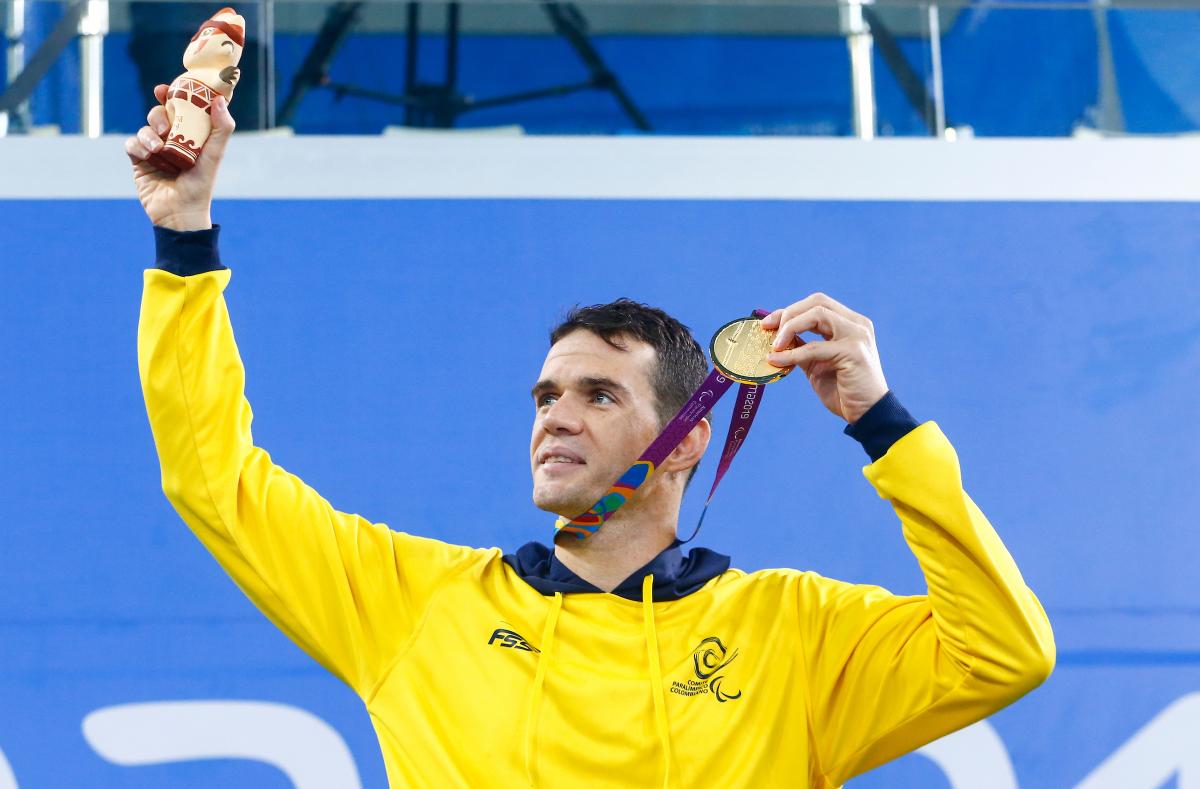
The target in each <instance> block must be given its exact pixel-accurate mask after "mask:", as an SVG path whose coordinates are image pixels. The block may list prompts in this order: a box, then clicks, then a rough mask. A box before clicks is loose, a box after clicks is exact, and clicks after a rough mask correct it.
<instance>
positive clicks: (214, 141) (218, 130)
mask: <svg viewBox="0 0 1200 789" xmlns="http://www.w3.org/2000/svg"><path fill="white" fill-rule="evenodd" d="M211 109H212V112H211V113H210V115H211V117H212V132H211V133H210V134H209V135H208V141H207V142H205V143H204V152H203V153H201V154H200V162H212V164H211V165H210V166H212V167H215V166H216V165H217V164H218V163H220V161H221V158H222V157H223V156H224V155H225V146H226V145H227V144H228V143H229V137H230V135H232V134H233V130H234V128H236V126H237V124H236V123H235V122H234V120H233V116H232V115H230V114H229V103H228V102H227V101H226V100H225V97H224V96H222V95H221V94H219V93H218V94H217V96H216V98H215V99H213V103H212V107H211Z"/></svg>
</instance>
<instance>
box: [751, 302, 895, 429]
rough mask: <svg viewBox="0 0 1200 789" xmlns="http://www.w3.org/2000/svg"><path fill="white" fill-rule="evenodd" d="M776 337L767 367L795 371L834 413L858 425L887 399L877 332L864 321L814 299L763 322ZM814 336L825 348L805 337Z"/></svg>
mask: <svg viewBox="0 0 1200 789" xmlns="http://www.w3.org/2000/svg"><path fill="white" fill-rule="evenodd" d="M762 327H763V328H764V329H766V330H768V331H774V332H776V335H775V346H774V351H773V352H772V353H771V355H770V356H769V357H768V361H770V363H771V364H773V365H775V366H776V367H791V366H796V367H799V368H800V369H801V370H803V371H804V374H805V375H807V376H808V382H809V383H810V384H812V388H813V390H814V391H815V392H816V393H817V396H818V397H819V398H821V402H822V403H824V404H825V407H826V408H828V409H829V410H830V411H832V412H833V413H835V414H837V415H838V416H840V417H841V418H842V419H845V420H846V421H847V422H849V423H851V424H853V423H855V422H857V421H858V420H859V418H860V417H861V416H862V415H863V414H865V413H866V412H867V410H868V409H869V408H870V407H871V406H873V405H875V404H876V403H877V402H879V400H880V399H881V398H882V397H883V396H884V395H885V394H887V391H888V385H887V381H885V380H884V378H883V365H882V364H880V362H879V351H878V349H876V348H875V326H874V325H873V324H872V323H871V321H870V320H869V319H868V318H867V317H866V316H865V315H859V314H858V313H857V312H855V311H854V310H852V309H850V308H849V307H847V306H846V305H844V304H842V303H840V302H838V301H836V300H834V299H832V298H830V297H829V296H826V295H825V294H824V293H814V294H812V295H811V296H806V297H805V298H803V299H801V300H800V301H798V302H796V303H795V304H793V305H792V306H790V307H785V308H783V309H778V310H775V311H774V312H772V313H771V314H770V315H768V316H767V317H765V318H763V319H762ZM806 331H811V332H815V333H817V334H820V335H821V336H822V337H823V338H825V341H824V342H816V341H814V342H805V341H804V340H802V339H800V336H799V335H800V334H801V333H803V332H806Z"/></svg>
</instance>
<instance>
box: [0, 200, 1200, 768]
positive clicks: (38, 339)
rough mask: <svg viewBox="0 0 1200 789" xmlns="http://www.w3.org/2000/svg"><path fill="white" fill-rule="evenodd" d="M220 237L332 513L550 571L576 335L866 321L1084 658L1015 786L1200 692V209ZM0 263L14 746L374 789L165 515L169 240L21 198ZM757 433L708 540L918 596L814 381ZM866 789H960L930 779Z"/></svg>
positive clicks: (472, 221) (449, 225)
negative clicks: (551, 343)
mask: <svg viewBox="0 0 1200 789" xmlns="http://www.w3.org/2000/svg"><path fill="white" fill-rule="evenodd" d="M215 219H217V221H219V222H221V223H222V224H223V230H222V235H223V237H222V241H223V243H222V248H223V250H224V258H225V261H226V263H227V264H229V265H230V266H231V267H232V269H233V280H232V283H231V285H230V288H229V290H228V292H227V297H228V300H229V303H230V307H231V311H232V315H233V322H234V328H235V331H236V333H237V337H238V340H239V344H240V348H241V351H242V355H243V358H244V361H245V363H246V366H247V369H248V380H249V383H248V396H249V399H250V401H251V403H252V405H253V406H254V408H255V414H256V421H255V425H254V427H255V436H256V439H257V441H258V442H259V443H260V444H261V445H262V446H264V447H266V448H267V449H269V450H270V451H271V452H272V454H273V456H274V458H275V460H276V461H277V462H279V463H280V464H282V465H284V466H285V467H287V468H288V469H289V470H291V471H293V472H294V473H297V474H299V475H300V476H302V477H303V478H305V480H306V481H308V482H309V483H310V484H311V485H313V486H314V487H315V488H317V490H319V491H320V492H321V493H322V494H323V495H324V496H325V497H326V498H328V499H329V500H330V501H331V502H332V503H333V504H334V506H336V507H338V508H339V509H342V510H345V511H350V512H358V513H361V514H363V515H364V516H366V517H369V518H371V519H373V520H377V521H384V522H386V523H388V524H389V525H391V526H392V527H393V528H397V529H403V530H406V531H413V532H417V533H420V534H425V535H429V536H435V537H438V538H441V539H444V540H449V541H455V542H461V543H468V544H472V545H479V546H491V545H497V546H501V547H504V548H506V549H508V548H514V547H516V546H517V545H519V544H521V543H522V542H524V541H526V540H529V539H542V540H543V541H545V540H546V539H547V538H548V534H549V529H550V519H549V518H548V517H547V516H546V515H545V514H543V513H540V512H539V511H537V510H536V509H534V508H533V507H532V506H531V504H530V501H529V490H530V488H529V472H528V465H527V454H526V453H527V445H528V433H529V427H530V420H531V417H532V407H531V403H530V402H529V397H528V387H529V385H530V383H531V382H532V381H533V379H534V376H535V375H536V373H537V371H538V369H539V367H540V364H541V359H542V357H543V355H544V353H545V349H546V337H545V335H546V332H547V330H548V329H549V327H550V326H551V325H552V324H553V322H554V320H555V318H556V317H557V316H558V315H559V314H560V312H561V311H562V310H563V309H564V308H566V307H568V306H570V305H571V304H573V303H575V302H583V303H593V302H597V301H603V300H608V299H610V298H613V297H616V296H621V295H630V296H634V297H636V298H639V299H641V300H644V301H648V302H650V303H654V304H657V305H660V306H662V307H664V308H666V309H667V310H669V311H671V312H673V313H675V314H676V315H678V316H679V317H680V318H681V319H683V320H684V321H685V322H686V323H688V324H689V325H690V326H692V327H693V329H694V330H695V331H696V333H697V334H698V335H700V336H701V337H702V338H706V337H707V336H708V334H709V333H710V332H711V331H712V330H713V329H714V328H716V327H717V326H718V325H720V324H721V323H723V322H724V321H725V320H727V319H728V318H730V317H731V316H735V315H738V314H741V313H743V312H745V311H746V310H747V309H749V308H751V307H755V306H762V307H766V308H772V307H776V306H780V305H783V304H785V303H787V302H789V301H791V300H794V299H798V298H800V297H802V296H804V295H806V294H808V293H810V292H813V291H816V290H822V291H825V292H827V293H829V294H831V295H833V296H834V297H835V298H837V299H839V300H841V301H843V302H844V303H846V304H848V305H849V306H851V307H852V308H854V309H856V310H857V311H859V312H861V313H863V314H866V315H867V316H869V317H870V318H871V319H872V320H873V321H874V322H875V324H876V331H877V336H878V342H879V348H880V352H881V355H882V359H883V365H884V371H885V373H886V375H887V378H888V382H889V383H890V385H891V386H892V388H893V389H895V390H896V392H897V393H898V395H899V396H900V398H901V400H902V401H903V402H904V403H905V404H906V405H907V406H908V408H909V409H910V410H911V411H912V412H913V413H914V414H915V415H916V416H917V417H918V418H919V419H922V420H926V419H933V420H936V421H937V422H938V424H939V425H940V426H941V427H942V429H943V430H944V431H945V432H946V434H947V435H948V436H949V438H950V440H951V442H952V443H953V444H954V446H955V448H956V449H957V451H958V454H959V457H960V460H961V463H962V468H963V474H964V483H965V486H966V488H967V490H968V492H969V493H970V494H971V496H972V497H973V498H974V499H975V501H976V502H977V503H978V504H979V505H980V507H981V508H982V509H983V511H984V512H985V513H986V514H987V515H988V516H989V518H990V519H991V521H992V522H993V524H994V525H995V526H996V528H997V529H998V531H999V532H1000V534H1001V536H1002V537H1003V539H1004V540H1005V542H1006V544H1007V545H1008V547H1009V549H1010V550H1011V552H1012V553H1013V554H1014V556H1015V558H1016V559H1017V562H1018V563H1019V565H1020V567H1021V568H1022V571H1023V573H1024V574H1025V578H1026V580H1027V582H1028V583H1029V584H1030V585H1031V587H1032V588H1033V589H1034V590H1035V591H1036V592H1037V593H1038V594H1039V596H1040V597H1041V599H1042V601H1043V602H1044V603H1045V605H1046V607H1047V609H1048V612H1049V614H1050V617H1051V621H1052V622H1053V624H1054V625H1055V628H1056V635H1057V638H1058V646H1059V662H1058V669H1057V670H1056V672H1055V674H1054V675H1053V676H1052V677H1051V679H1050V680H1049V682H1048V683H1047V684H1046V685H1045V686H1044V687H1043V688H1041V689H1040V690H1038V691H1036V692H1035V693H1033V694H1032V695H1031V696H1029V697H1027V698H1025V699H1023V700H1021V701H1020V702H1018V703H1017V704H1016V705H1014V706H1012V707H1010V708H1009V709H1007V710H1004V711H1003V712H1001V713H999V714H998V715H996V716H995V717H994V718H992V724H993V725H994V726H995V728H996V729H997V731H998V732H999V733H1000V735H1001V737H1002V739H1003V740H1004V743H1005V745H1006V746H1007V748H1008V750H1009V752H1010V754H1011V755H1012V758H1013V762H1014V765H1015V768H1016V772H1017V775H1018V778H1019V779H1020V783H1021V786H1022V787H1043V786H1044V787H1061V786H1068V785H1071V784H1073V783H1075V782H1077V781H1079V780H1080V779H1082V778H1083V777H1084V776H1085V775H1086V774H1087V773H1088V772H1089V771H1091V770H1092V769H1093V768H1094V767H1095V766H1096V765H1097V764H1098V763H1100V762H1101V761H1102V760H1103V759H1104V758H1105V757H1106V756H1108V755H1109V754H1110V753H1111V752H1112V751H1113V750H1114V749H1115V748H1117V747H1118V746H1119V745H1120V744H1121V743H1122V742H1124V741H1125V740H1127V739H1128V738H1129V737H1130V736H1131V735H1132V734H1133V733H1134V732H1135V731H1136V730H1138V729H1139V728H1140V727H1141V726H1143V725H1144V724H1145V723H1146V722H1147V721H1148V720H1150V719H1151V718H1152V717H1154V715H1155V714H1157V713H1158V712H1159V711H1160V710H1161V709H1162V708H1163V707H1165V706H1166V705H1167V704H1169V703H1170V702H1172V701H1174V700H1175V699H1177V698H1179V697H1180V696H1182V695H1184V694H1185V693H1188V692H1193V691H1197V690H1200V592H1198V591H1197V590H1196V588H1195V583H1194V578H1195V567H1196V563H1195V555H1196V552H1197V548H1198V547H1200V538H1198V537H1197V534H1196V513H1197V512H1198V511H1200V506H1198V505H1200V493H1198V492H1197V485H1196V483H1195V471H1196V468H1197V466H1198V461H1200V450H1198V449H1197V447H1200V428H1198V427H1197V420H1196V419H1195V392H1196V383H1197V381H1198V380H1200V376H1198V373H1200V316H1198V315H1197V310H1196V305H1197V303H1200V279H1198V278H1197V276H1196V273H1195V272H1196V268H1195V264H1196V260H1197V259H1198V258H1200V237H1198V236H1197V233H1196V227H1198V226H1200V205H1194V204H1186V205H1184V204H1155V205H1149V204H1140V205H1139V204H1120V203H1094V204H1061V203H903V202H900V203H869V202H845V203H834V202H786V201H772V202H753V201H740V202H721V201H695V202H690V201H645V202H622V201H522V200H479V201H426V200H409V201H342V202H336V203H335V202H322V201H296V202H285V201H276V202H264V201H225V202H222V203H220V204H219V205H218V206H217V211H216V215H215ZM0 250H2V251H0V257H2V259H3V260H4V262H5V264H6V265H5V266H4V269H3V270H4V282H3V287H2V288H0V327H2V330H3V336H4V337H5V338H6V342H4V343H3V344H0V369H3V370H4V380H5V385H4V386H3V387H0V414H2V416H0V447H2V448H3V453H2V455H0V471H2V472H3V473H2V474H0V480H2V482H0V486H2V488H0V494H2V495H0V500H3V502H4V505H5V524H4V527H3V530H4V537H3V540H2V542H0V749H2V750H3V752H4V753H5V754H6V755H7V756H8V758H9V761H10V762H11V763H12V766H13V770H14V772H15V774H16V775H17V777H18V780H19V781H20V783H21V784H22V786H31V787H38V786H105V787H107V786H114V787H159V786H168V785H169V786H211V785H221V786H245V787H250V786H253V787H271V786H285V785H286V782H285V781H284V779H283V778H282V776H281V775H280V774H279V773H277V772H275V771H274V770H272V769H271V768H268V767H265V766H262V765H256V764H252V763H246V762H213V763H198V764H192V765H184V766H175V767H153V768H136V769H130V768H121V767H117V766H114V765H111V764H109V763H108V762H106V761H104V760H102V759H101V758H100V757H99V756H97V755H96V754H95V753H93V752H92V751H91V749H90V748H89V747H88V745H87V743H86V742H85V741H84V739H83V737H82V735H81V732H80V721H81V720H82V718H83V717H84V716H85V715H86V714H87V713H89V712H90V711H92V710H94V709H96V708H98V707H102V706H106V705H112V704H121V703H128V702H136V701H148V700H157V699H205V698H221V699H254V700H273V701H280V702H284V703H288V704H293V705H296V706H299V707H303V708H305V709H308V710H311V711H312V712H314V713H315V714H317V715H319V716H320V717H322V718H323V719H325V720H326V721H328V722H329V723H330V724H332V725H333V726H334V727H336V728H337V729H338V731H339V732H341V734H342V735H343V736H344V737H345V738H346V740H347V741H348V743H349V745H350V747H351V749H352V751H353V753H354V756H355V758H356V760H357V762H358V764H359V769H360V771H361V773H362V775H363V779H364V784H365V785H366V786H368V787H377V786H383V785H384V780H385V779H384V774H383V768H382V761H381V758H380V756H379V754H378V747H377V744H376V742H375V739H374V736H373V734H372V732H371V729H370V726H369V723H368V720H367V716H366V715H365V713H364V712H363V710H362V709H361V706H360V704H359V702H358V700H357V698H356V697H355V696H354V695H353V693H352V692H351V691H349V690H348V689H346V688H345V687H343V686H341V685H340V684H339V683H338V682H337V681H336V680H334V679H332V678H331V677H329V676H326V675H325V674H324V673H323V672H322V671H321V670H320V669H319V668H318V667H317V666H316V665H315V664H314V663H312V662H311V661H309V660H308V659H307V658H306V657H305V656H304V655H303V654H302V653H301V652H300V651H299V650H298V649H297V648H295V647H294V646H292V645H291V644H290V643H289V642H288V641H287V640H286V639H285V638H284V637H283V636H282V635H280V634H278V633H277V632H276V631H275V630H274V629H273V628H272V627H271V626H270V625H269V623H267V622H266V620H264V619H262V618H261V617H260V615H259V614H258V613H257V611H256V610H255V609H254V608H253V607H252V606H251V605H250V603H249V602H247V601H246V600H245V599H244V598H242V596H241V595H240V593H239V592H238V591H237V590H236V589H235V588H234V586H233V584H232V583H231V582H230V581H229V580H228V579H227V578H226V577H225V575H224V574H223V572H222V571H221V570H220V568H219V567H218V566H217V565H216V564H215V563H214V562H213V561H212V560H211V558H210V557H209V556H208V554H207V553H206V552H205V551H204V550H203V549H202V548H201V546H200V545H199V543H198V542H196V541H195V539H194V538H193V537H192V536H191V535H190V533H189V532H188V531H187V529H186V527H185V526H184V525H183V523H182V522H181V521H180V520H179V519H178V517H177V516H176V515H175V513H174V511H173V510H172V509H171V508H170V506H169V505H168V503H167V501H166V500H165V498H163V496H162V494H161V491H160V489H159V472H158V467H157V460H156V457H155V453H154V447H153V443H152V440H151V436H150V431H149V428H148V425H147V423H146V418H145V412H144V407H143V404H142V400H141V392H140V389H139V386H138V377H137V369H136V355H135V338H136V324H137V313H138V301H139V297H140V291H141V276H142V275H141V272H142V269H143V268H145V267H146V266H148V265H150V264H151V262H152V259H153V258H152V256H153V244H152V237H151V232H150V229H149V226H148V224H147V222H146V220H145V217H144V215H143V214H142V212H141V209H140V208H139V207H138V206H137V205H136V204H135V203H133V202H128V201H95V202H82V201H74V202H73V201H56V202H22V201H10V202H0ZM726 407H727V406H726ZM759 419H760V420H761V421H760V423H759V427H758V428H756V430H755V434H754V437H753V438H752V439H751V441H750V442H749V444H748V445H747V447H746V449H745V450H744V451H743V453H742V455H741V457H740V458H739V460H738V463H737V464H735V466H734V467H733V469H732V471H731V472H730V475H729V476H728V477H727V479H726V482H725V484H724V486H723V488H722V490H721V493H720V494H719V496H718V498H717V500H716V502H715V504H714V505H713V510H712V511H711V512H710V514H709V517H708V521H707V523H706V525H705V528H704V531H703V532H702V534H701V536H700V538H698V540H697V542H698V543H701V544H705V545H709V546H711V547H713V548H716V549H718V550H722V551H724V552H727V553H731V554H732V555H733V557H734V560H735V564H736V565H737V566H740V567H742V568H744V569H747V570H753V569H758V568H762V567H770V566H790V567H798V568H810V569H815V570H817V571H819V572H821V573H822V574H825V575H829V576H833V577H838V578H843V579H846V580H851V581H862V582H874V583H881V584H883V585H885V586H887V587H889V588H891V589H892V590H893V591H895V592H898V593H917V592H920V591H922V589H923V584H922V579H921V576H920V574H919V572H918V569H917V566H916V563H915V561H914V560H913V559H912V556H911V554H910V553H909V552H908V550H907V548H906V546H905V544H904V542H903V540H902V538H901V535H900V530H899V528H898V523H897V521H896V519H895V516H894V514H893V513H892V511H891V508H890V507H889V506H888V505H887V504H886V503H885V502H883V501H881V500H880V499H879V498H878V497H877V496H876V494H875V493H874V492H873V490H872V489H871V487H870V486H869V485H868V483H867V482H866V480H865V479H863V477H862V474H861V467H862V466H863V465H865V464H866V462H868V459H867V457H866V455H865V454H864V453H863V452H862V450H861V449H860V448H859V447H858V445H857V444H855V443H854V442H853V441H852V440H850V439H849V438H847V437H845V436H843V435H842V434H841V427H842V423H841V422H840V421H839V420H838V419H836V418H835V417H834V416H832V415H831V414H830V413H829V412H827V411H826V410H825V409H824V408H823V407H822V406H821V405H820V404H819V402H818V401H817V399H816V397H815V395H814V394H813V393H812V390H811V389H810V388H809V387H808V385H807V383H806V382H805V381H804V380H803V378H798V377H793V378H790V379H787V380H785V381H784V382H782V383H781V384H779V385H778V386H773V387H771V389H770V390H769V394H768V396H767V397H766V400H765V406H764V409H763V412H762V414H761V415H760V417H759ZM712 468H713V463H712V461H711V459H710V460H709V461H706V463H705V466H704V469H703V470H702V472H701V476H700V478H699V479H698V482H699V484H698V485H697V486H696V488H697V489H699V488H706V487H707V484H708V480H709V479H711V476H710V475H711V473H712ZM699 498H700V494H698V493H697V492H696V490H693V491H692V493H691V495H690V496H689V498H688V501H687V506H686V507H685V514H684V518H683V526H684V528H689V529H690V526H691V524H693V523H694V521H695V517H696V515H697V512H698V503H699V502H698V499H699ZM855 785H856V786H897V787H936V786H941V785H946V783H945V779H944V778H942V777H941V776H940V773H939V772H938V771H937V770H936V769H935V768H934V767H933V766H932V765H931V763H929V762H927V761H926V760H925V759H923V758H921V757H919V756H911V757H907V758H906V759H904V760H902V761H901V762H898V763H895V764H893V765H889V766H887V767H885V768H882V769H881V770H879V771H877V772H876V773H875V774H873V775H869V776H865V777H864V778H862V779H860V780H858V781H856V782H855Z"/></svg>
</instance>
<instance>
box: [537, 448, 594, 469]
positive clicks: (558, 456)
mask: <svg viewBox="0 0 1200 789" xmlns="http://www.w3.org/2000/svg"><path fill="white" fill-rule="evenodd" d="M538 465H539V466H562V465H576V466H586V465H587V463H586V462H584V459H583V457H581V456H580V455H579V454H578V453H577V452H574V451H572V450H570V449H567V448H565V447H553V448H550V449H545V450H543V451H542V452H540V453H539V454H538Z"/></svg>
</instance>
